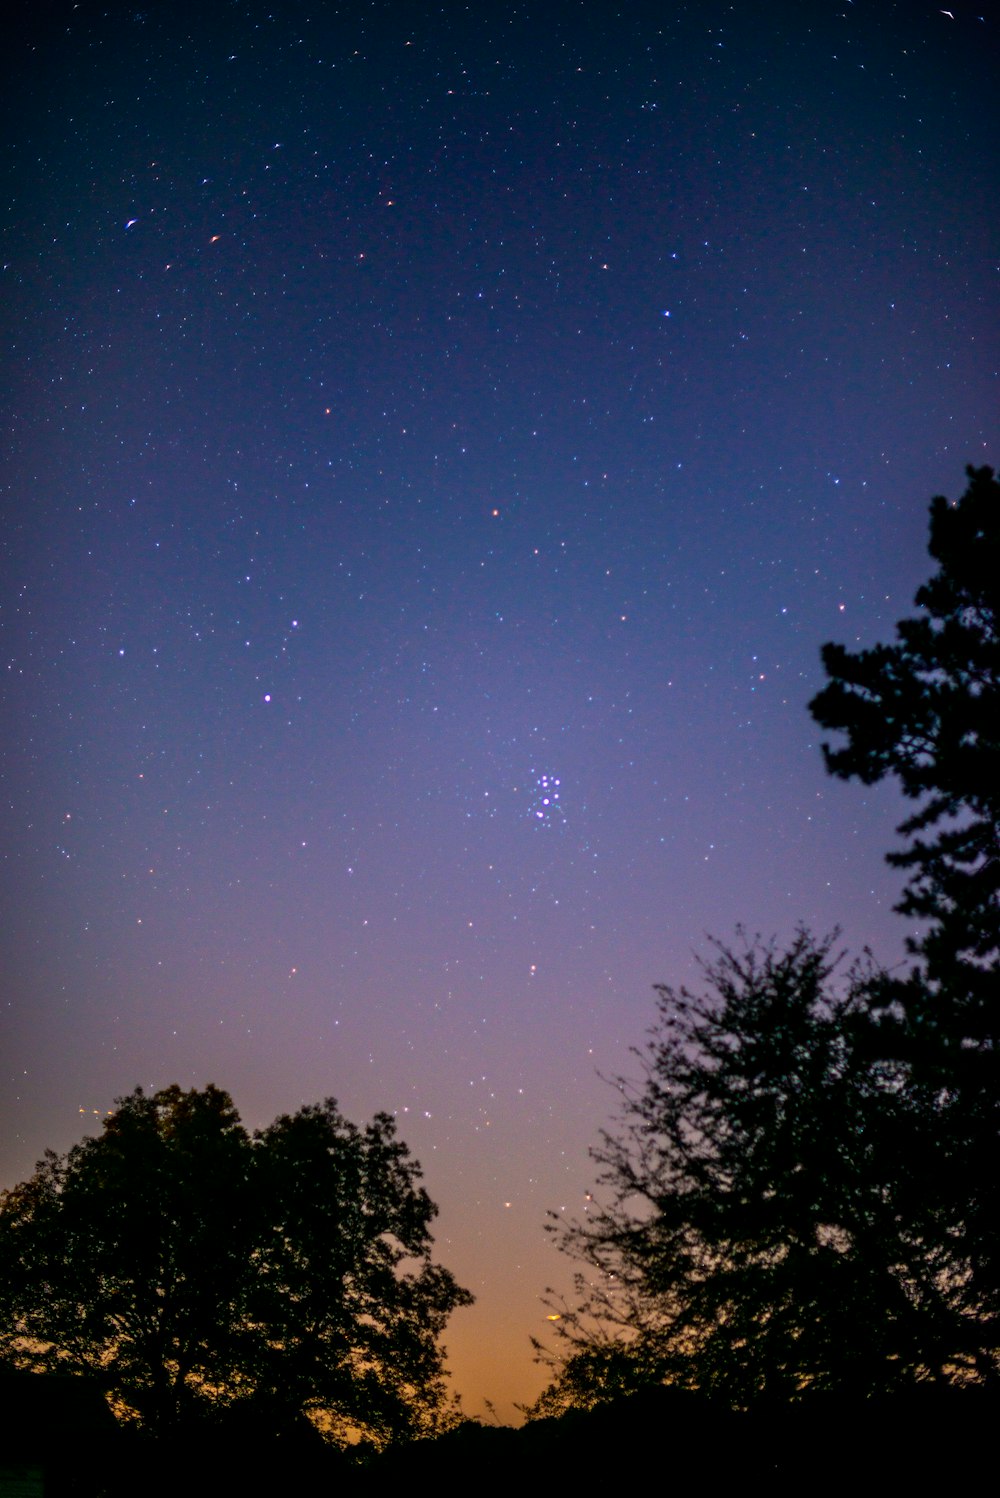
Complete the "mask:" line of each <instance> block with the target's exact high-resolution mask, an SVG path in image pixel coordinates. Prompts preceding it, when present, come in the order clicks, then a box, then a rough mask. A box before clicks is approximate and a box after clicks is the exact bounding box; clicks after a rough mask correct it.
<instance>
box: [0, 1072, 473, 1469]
mask: <svg viewBox="0 0 1000 1498" xmlns="http://www.w3.org/2000/svg"><path fill="white" fill-rule="evenodd" d="M419 1179H420V1169H419V1166H418V1165H417V1164H416V1162H415V1161H413V1160H412V1159H411V1157H410V1155H409V1153H408V1151H407V1149H406V1146H405V1145H404V1144H403V1143H402V1142H401V1141H400V1140H399V1139H398V1138H397V1137H396V1131H395V1125H394V1122H393V1120H392V1118H390V1117H389V1116H388V1115H387V1114H378V1115H377V1116H376V1117H375V1118H374V1119H373V1120H372V1122H371V1123H370V1124H368V1125H367V1126H366V1127H365V1128H364V1129H359V1128H357V1127H356V1126H355V1125H354V1124H351V1123H349V1122H348V1121H347V1120H346V1119H344V1118H343V1117H342V1116H341V1115H340V1113H339V1112H338V1111H337V1107H336V1104H335V1103H334V1102H333V1101H332V1100H327V1101H326V1102H324V1103H322V1104H318V1105H314V1106H312V1107H307V1108H302V1109H301V1110H300V1111H299V1112H298V1113H296V1114H294V1115H292V1116H286V1117H281V1118H279V1119H277V1120H276V1121H275V1122H274V1123H273V1124H272V1125H271V1126H270V1127H269V1128H268V1129H265V1130H263V1131H262V1132H258V1133H256V1134H254V1135H250V1134H249V1133H248V1132H247V1131H246V1130H245V1129H244V1128H243V1126H242V1124H241V1122H240V1119H239V1116H238V1114H237V1112H236V1109H235V1108H234V1106H233V1104H232V1101H231V1099H230V1098H229V1097H228V1096H227V1094H226V1093H224V1092H222V1091H220V1090H219V1089H218V1088H216V1087H211V1086H210V1087H207V1088H205V1089H204V1090H203V1091H197V1090H193V1091H190V1092H183V1091H182V1090H181V1089H180V1088H179V1087H176V1086H174V1087H169V1088H167V1089H165V1090H164V1091H161V1092H158V1093H156V1094H155V1095H153V1096H147V1095H146V1094H144V1093H143V1092H142V1090H141V1089H137V1090H136V1091H135V1092H133V1093H132V1094H131V1095H129V1096H127V1097H124V1098H121V1099H119V1100H118V1103H117V1106H116V1109H115V1111H114V1112H113V1113H112V1114H111V1115H110V1116H109V1117H108V1118H107V1119H106V1120H105V1123H104V1127H103V1130H102V1133H101V1134H100V1135H99V1136H98V1137H96V1138H88V1139H84V1140H83V1141H82V1142H81V1143H80V1144H78V1145H76V1146H74V1148H73V1149H71V1150H70V1151H69V1153H68V1154H67V1155H66V1156H63V1157H60V1156H57V1155H55V1154H53V1153H51V1152H50V1153H48V1154H47V1155H46V1157H45V1159H44V1160H43V1161H42V1162H41V1163H40V1164H39V1166H38V1169H37V1170H36V1172H35V1174H34V1175H33V1176H32V1177H31V1179H30V1180H28V1181H25V1182H23V1183H22V1184H21V1185H19V1186H17V1187H15V1188H14V1189H13V1190H12V1191H8V1192H5V1193H4V1194H3V1196H2V1198H0V1307H2V1311H3V1315H2V1319H0V1358H2V1360H3V1362H4V1363H6V1365H7V1366H8V1367H16V1368H30V1369H34V1370H38V1371H62V1372H71V1371H75V1372H84V1373H88V1374H90V1375H91V1376H92V1377H94V1378H96V1379H98V1380H99V1381H100V1382H101V1383H102V1384H103V1385H104V1386H105V1388H106V1389H107V1390H108V1392H109V1394H110V1395H111V1396H112V1399H113V1402H114V1404H115V1406H116V1408H117V1411H118V1413H120V1414H121V1415H123V1416H124V1417H126V1418H131V1419H134V1420H136V1421H138V1422H140V1423H141V1424H143V1425H144V1426H145V1427H147V1428H149V1429H151V1430H153V1431H155V1432H160V1433H162V1432H165V1431H167V1430H170V1429H176V1428H177V1427H178V1426H183V1425H185V1424H188V1423H190V1422H196V1421H201V1420H212V1419H216V1420H217V1419H219V1418H221V1417H222V1416H223V1415H224V1414H226V1413H227V1412H228V1413H230V1414H231V1413H232V1412H234V1411H238V1412H242V1413H248V1414H250V1415H252V1416H253V1417H254V1418H258V1419H259V1420H260V1421H262V1422H265V1423H266V1424H267V1425H268V1427H269V1428H271V1429H273V1430H275V1431H280V1430H281V1429H282V1428H288V1427H292V1426H294V1425H295V1424H296V1423H298V1422H301V1421H302V1420H304V1419H306V1418H308V1419H311V1420H312V1421H313V1422H314V1423H315V1424H316V1425H317V1426H318V1427H319V1428H320V1429H321V1430H322V1431H323V1432H324V1434H326V1435H328V1436H329V1437H330V1438H332V1439H334V1440H337V1441H343V1440H345V1439H347V1438H348V1436H363V1437H365V1436H366V1437H368V1438H370V1439H373V1440H375V1441H377V1442H384V1441H385V1440H387V1439H390V1438H392V1437H394V1436H398V1435H404V1434H414V1433H417V1432H422V1431H425V1430H428V1429H431V1428H434V1426H435V1423H436V1421H437V1420H438V1418H439V1417H440V1415H441V1414H442V1411H443V1410H445V1408H446V1406H447V1399H446V1394H445V1387H444V1379H443V1370H442V1356H443V1355H442V1351H441V1348H440V1344H439V1336H440V1333H441V1331H442V1329H443V1327H444V1324H445V1322H446V1320H447V1318H448V1316H449V1314H450V1313H451V1312H452V1311H453V1310H454V1309H455V1308H456V1307H458V1306H462V1305H467V1304H469V1303H470V1301H471V1297H470V1296H469V1295H468V1293H467V1292H466V1291H464V1290H462V1289H461V1288H460V1287H459V1286H458V1285H457V1284H456V1282H455V1280H454V1278H453V1277H452V1275H451V1274H450V1273H449V1272H448V1271H447V1270H446V1269H443V1268H441V1267H440V1266H439V1265H436V1264H435V1263H433V1262H432V1259H431V1235H430V1223H431V1221H432V1219H433V1217H434V1215H435V1211H436V1208H435V1207H434V1205H433V1203H432V1202H431V1200H430V1198H429V1196H428V1195H427V1193H426V1192H425V1191H424V1190H423V1189H422V1187H420V1185H419V1184H418V1182H419Z"/></svg>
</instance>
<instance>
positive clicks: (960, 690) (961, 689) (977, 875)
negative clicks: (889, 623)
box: [809, 468, 1000, 1046]
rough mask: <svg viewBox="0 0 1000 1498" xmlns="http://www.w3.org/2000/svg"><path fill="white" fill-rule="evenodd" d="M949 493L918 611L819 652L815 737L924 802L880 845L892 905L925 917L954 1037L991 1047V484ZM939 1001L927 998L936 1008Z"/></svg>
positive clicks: (938, 517) (994, 659)
mask: <svg viewBox="0 0 1000 1498" xmlns="http://www.w3.org/2000/svg"><path fill="white" fill-rule="evenodd" d="M967 473H968V478H969V486H968V488H967V489H966V491H965V493H964V494H963V495H962V497H961V499H959V500H958V501H957V502H956V503H950V502H949V501H948V500H947V499H945V498H944V497H943V496H941V495H938V496H937V498H936V499H934V500H933V501H932V502H931V526H930V543H929V547H928V549H929V551H930V554H931V556H932V557H933V558H934V560H935V561H936V562H937V563H938V570H937V572H936V573H935V574H934V576H933V577H932V578H931V579H930V580H929V581H928V582H927V583H925V584H924V586H923V587H922V588H920V590H919V591H918V593H917V595H916V599H915V603H916V604H917V606H918V608H920V609H921V610H922V613H921V614H920V615H919V616H918V617H916V618H913V619H903V620H901V621H900V623H899V624H897V626H896V636H897V640H896V644H894V645H876V646H874V647H873V648H872V649H870V650H860V651H857V652H851V651H848V650H847V649H845V647H844V646H843V645H836V644H830V645H826V646H824V648H823V665H824V667H825V668H826V672H827V675H828V676H829V677H830V681H829V682H828V684H827V685H826V686H825V687H824V688H823V690H822V691H821V692H819V693H818V695H817V696H816V697H814V698H813V700H812V702H811V703H810V705H809V707H810V711H811V713H812V715H813V717H814V718H815V719H816V721H817V722H818V723H819V724H820V725H821V726H822V727H823V728H829V729H837V730H840V731H841V732H842V733H844V734H846V736H847V743H846V744H845V745H843V746H842V747H840V748H831V746H830V745H829V744H824V745H823V754H824V757H825V759H826V764H827V767H828V769H829V770H830V771H831V773H832V774H834V775H838V776H840V777H842V778H843V779H850V778H851V777H855V776H856V777H857V778H858V779H859V780H861V781H863V782H864V783H866V784H869V785H870V784H872V783H874V782H875V781H878V780H882V779H883V778H885V777H886V776H891V777H894V778H895V779H896V780H897V781H898V782H899V785H900V786H901V788H902V790H903V792H904V794H905V795H906V796H908V797H909V798H910V799H912V800H915V801H918V802H919V803H920V805H919V807H918V809H917V811H916V812H915V813H914V814H913V816H911V817H908V818H907V819H906V821H904V822H903V823H902V825H901V826H900V827H899V828H898V831H899V833H900V834H901V835H902V836H903V837H906V838H908V839H909V843H908V846H907V847H905V848H903V849H898V850H895V851H893V852H891V853H889V854H887V858H888V861H889V863H891V864H893V865H895V866H896V867H898V868H902V869H906V870H908V871H910V872H909V878H908V881H907V884H906V887H905V890H904V892H903V898H902V901H901V902H900V905H899V906H898V909H899V910H900V911H901V912H902V913H903V914H904V915H908V916H915V917H916V918H917V919H918V920H919V921H921V922H923V923H925V933H924V935H922V936H921V937H920V938H919V939H918V940H916V941H914V942H913V943H912V947H913V950H914V952H915V953H916V954H919V956H920V957H921V958H922V960H923V966H924V970H925V974H926V977H927V978H928V979H930V981H931V982H932V983H934V984H937V985H939V986H943V988H944V990H945V992H946V993H947V994H948V995H949V996H950V998H951V1000H952V1003H951V1006H950V1019H951V1021H952V1023H953V1024H955V1025H957V1026H958V1027H959V1030H960V1031H962V1032H964V1033H961V1034H957V1033H956V1036H955V1038H956V1039H961V1040H965V1039H969V1040H972V1041H973V1042H974V1043H975V1044H980V1043H982V1042H987V1043H988V1044H990V1045H991V1046H992V1043H993V1040H994V1038H995V1036H996V1033H997V1014H996V1010H997V994H998V989H1000V634H998V628H1000V483H997V480H996V479H995V478H994V475H993V470H992V469H990V468H969V469H968V470H967ZM942 1008H943V1006H942V1005H941V1003H940V1002H938V1004H937V1009H938V1013H939V1015H940V1014H941V1013H942Z"/></svg>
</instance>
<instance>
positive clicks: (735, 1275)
mask: <svg viewBox="0 0 1000 1498" xmlns="http://www.w3.org/2000/svg"><path fill="white" fill-rule="evenodd" d="M835 966H836V964H835V960H834V957H833V954H832V946H831V942H830V941H823V942H817V941H815V940H814V939H813V938H812V937H811V936H810V935H809V934H808V933H807V932H805V931H800V932H799V933H798V935H797V937H796V939H795V941H794V942H793V943H792V945H791V947H790V948H789V949H788V950H787V951H785V952H782V951H778V950H777V949H776V948H774V947H773V946H764V945H761V944H760V943H747V944H745V945H744V946H743V947H742V948H741V949H740V950H738V951H732V950H729V949H727V948H725V947H719V948H718V952H717V957H716V959H715V961H714V962H712V963H709V964H708V965H707V966H706V967H705V976H706V979H707V989H706V992H705V993H703V994H700V995H695V994H692V993H691V992H689V991H688V990H686V989H680V990H675V989H672V988H669V987H665V986H661V987H659V988H658V990H657V996H658V1003H657V1020H656V1023H655V1025H654V1027H653V1029H652V1030H651V1032H650V1038H649V1041H648V1045H647V1047H646V1050H645V1052H644V1053H638V1052H637V1053H636V1054H637V1055H640V1054H641V1056H642V1059H643V1062H644V1075H643V1078H642V1080H641V1081H640V1082H639V1083H638V1084H630V1083H627V1082H625V1081H623V1080H620V1081H619V1084H618V1085H619V1087H620V1090H621V1093H622V1098H623V1105H622V1106H623V1112H622V1118H621V1122H620V1127H619V1128H618V1129H617V1131H614V1132H610V1133H607V1134H605V1135H604V1137H603V1140H602V1143H601V1145H600V1147H599V1148H598V1149H597V1150H596V1151H594V1158H595V1159H596V1160H597V1162H598V1164H599V1165H600V1166H601V1167H602V1176H601V1179H600V1188H599V1191H598V1193H597V1196H598V1200H597V1201H596V1202H595V1203H594V1205H593V1207H591V1208H590V1209H588V1212H587V1214H586V1216H584V1217H583V1218H581V1219H578V1220H576V1221H573V1222H571V1223H569V1224H565V1223H564V1222H563V1221H561V1220H557V1219H554V1220H553V1230H554V1231H555V1232H556V1234H557V1237H558V1239H559V1241H560V1244H561V1246H562V1247H563V1248H564V1249H565V1250H566V1251H567V1252H568V1253H570V1254H571V1255H572V1256H574V1257H575V1258H577V1259H578V1260H580V1261H582V1263H583V1264H584V1266H585V1270H584V1273H583V1274H581V1275H580V1276H579V1277H578V1279H577V1303H576V1305H575V1306H573V1307H570V1306H566V1305H563V1306H558V1307H556V1306H554V1307H553V1309H554V1312H555V1313H556V1314H557V1315H558V1317H559V1319H558V1320H556V1321H555V1323H554V1325H555V1327H556V1329H557V1334H558V1337H559V1344H558V1346H557V1350H556V1357H555V1359H554V1361H555V1363H556V1368H557V1372H556V1378H555V1381H554V1384H553V1385H552V1387H551V1388H550V1389H549V1390H548V1391H546V1394H544V1395H543V1396H542V1399H541V1400H540V1401H539V1404H538V1406H536V1409H535V1411H534V1413H536V1414H542V1413H551V1412H553V1411H554V1410H555V1409H558V1408H559V1407H560V1405H570V1404H577V1405H579V1404H596V1403H600V1402H601V1401H602V1400H604V1399H606V1398H610V1397H613V1396H614V1395H616V1394H618V1393H620V1392H622V1391H623V1390H627V1389H628V1388H629V1387H635V1386H638V1385H640V1384H642V1383H644V1382H651V1381H655V1382H666V1383H672V1384H677V1385H680V1386H682V1387H687V1388H691V1389H698V1390H700V1391H701V1392H703V1393H706V1394H711V1395H716V1396H718V1397H720V1398H722V1399H725V1400H726V1401H727V1402H728V1403H729V1404H731V1405H734V1406H737V1407H747V1406H749V1405H751V1404H753V1403H754V1402H755V1401H757V1400H759V1399H761V1398H762V1397H765V1396H767V1397H773V1398H778V1399H784V1400H788V1399H795V1398H797V1397H800V1396H801V1395H803V1394H804V1393H806V1392H817V1391H827V1392H830V1391H850V1392H851V1393H854V1394H874V1393H879V1392H887V1391H890V1390H893V1389H898V1388H900V1387H904V1386H906V1385H908V1384H912V1383H914V1382H918V1381H921V1380H924V1379H950V1378H953V1377H962V1376H965V1377H974V1376H976V1373H977V1370H978V1369H979V1368H980V1367H981V1366H983V1364H984V1362H985V1361H988V1359H989V1358H990V1356H991V1354H990V1352H989V1350H988V1348H987V1349H984V1346H983V1325H982V1323H981V1321H980V1320H979V1319H978V1318H977V1316H976V1315H975V1314H974V1311H975V1307H974V1306H972V1305H971V1304H970V1301H969V1296H968V1294H967V1286H966V1275H965V1270H964V1264H963V1262H962V1260H961V1258H960V1257H958V1256H956V1255H955V1254H954V1253H953V1252H951V1251H950V1248H949V1245H948V1242H947V1240H946V1239H944V1238H943V1237H942V1235H941V1233H940V1230H939V1225H938V1224H937V1223H936V1222H935V1220H934V1218H933V1215H932V1214H931V1213H930V1212H924V1211H922V1210H921V1209H920V1208H919V1207H918V1206H915V1194H914V1193H912V1192H909V1191H908V1190H906V1189H904V1187H902V1186H901V1185H900V1170H901V1168H902V1167H903V1166H905V1161H901V1160H900V1158H899V1157H898V1145H899V1142H900V1140H902V1139H905V1137H906V1134H907V1130H908V1129H909V1128H910V1127H911V1125H913V1124H914V1123H915V1122H917V1121H918V1116H919V1115H920V1114H921V1111H922V1110H925V1109H926V1108H927V1107H928V1106H930V1104H929V1100H928V1099H927V1097H926V1096H925V1095H924V1094H923V1093H922V1092H921V1091H919V1090H915V1089H912V1088H911V1087H910V1086H909V1085H908V1081H907V1077H906V1073H905V1070H904V1068H902V1067H901V1066H899V1065H898V1064H895V1063H891V1062H886V1061H880V1060H877V1059H873V1056H872V1052H871V1048H870V1046H869V1045H868V1044H867V1039H866V1037H867V1030H868V1028H869V1025H868V990H869V985H870V984H871V982H872V981H874V980H877V977H878V974H877V973H876V972H875V971H874V970H873V969H872V968H870V967H867V968H855V969H854V970H853V971H852V972H850V973H849V974H847V975H845V976H844V977H843V978H841V979H840V980H839V981H838V979H837V977H836V974H835V971H834V969H835ZM919 1122H920V1127H921V1130H923V1129H924V1128H926V1127H927V1121H926V1119H923V1118H919ZM904 1202H905V1203H906V1206H907V1212H906V1213H904V1211H903V1210H902V1206H903V1203H904Z"/></svg>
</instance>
